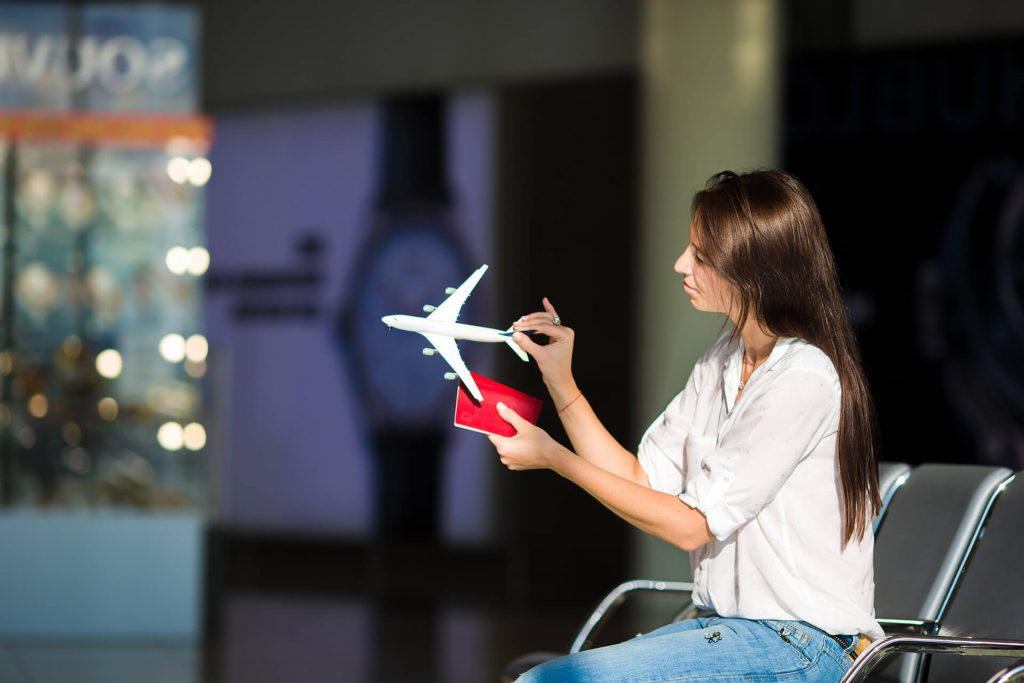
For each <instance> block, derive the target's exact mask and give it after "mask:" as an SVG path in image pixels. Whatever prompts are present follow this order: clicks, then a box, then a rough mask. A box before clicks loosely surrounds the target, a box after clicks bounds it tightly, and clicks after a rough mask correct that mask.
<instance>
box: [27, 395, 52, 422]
mask: <svg viewBox="0 0 1024 683" xmlns="http://www.w3.org/2000/svg"><path fill="white" fill-rule="evenodd" d="M49 410H50V402H49V401H48V400H47V399H46V396H45V395H44V394H33V395H32V397H31V398H29V400H28V412H29V413H30V414H31V415H32V417H46V413H47V412H49Z"/></svg>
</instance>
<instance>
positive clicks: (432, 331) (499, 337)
mask: <svg viewBox="0 0 1024 683" xmlns="http://www.w3.org/2000/svg"><path fill="white" fill-rule="evenodd" d="M486 271H487V265H486V264H484V265H482V266H480V267H479V268H477V270H476V272H475V273H473V274H472V275H470V276H469V277H468V278H467V279H466V281H465V282H463V283H462V284H461V285H460V286H459V287H458V289H452V288H451V287H449V288H448V289H446V290H445V294H449V295H451V296H449V297H448V298H447V299H445V301H444V303H442V304H441V305H440V306H436V307H435V306H424V307H423V312H424V313H429V314H430V315H428V316H427V317H426V318H420V317H417V316H414V315H386V316H384V317H383V318H381V321H382V322H383V323H384V324H385V325H387V326H388V327H389V328H395V329H399V330H405V331H407V332H419V333H420V334H422V335H423V336H424V337H426V338H427V341H429V342H430V344H431V346H433V347H434V348H432V349H429V348H425V349H423V355H425V356H433V355H434V354H437V353H440V354H441V357H442V358H444V359H445V361H447V363H448V365H450V366H451V368H452V370H454V371H455V372H446V373H445V375H444V376H445V379H455V378H456V377H457V378H459V379H461V380H462V383H463V384H465V385H466V389H468V390H469V393H470V394H471V395H472V396H473V398H475V399H476V400H477V401H482V400H483V394H481V393H480V389H479V388H477V386H476V382H475V381H473V376H472V375H470V374H469V368H467V367H466V364H465V363H464V362H463V361H462V356H461V354H459V347H458V345H457V344H456V343H455V340H456V339H467V340H469V341H478V342H503V343H505V344H508V345H509V348H511V349H512V350H513V351H515V352H516V355H517V356H519V357H520V358H522V359H523V360H524V361H529V360H530V357H529V356H528V355H527V354H526V352H525V351H523V350H522V349H521V348H519V345H518V344H516V343H515V342H514V341H512V334H513V330H512V328H511V327H510V328H508V329H507V330H499V329H495V328H493V327H479V326H477V325H465V324H463V323H459V322H455V321H456V320H457V319H458V317H459V311H460V310H461V309H462V304H464V303H466V299H467V298H469V293H470V292H472V291H473V288H474V287H476V283H477V282H479V281H480V278H481V277H483V274H484V273H485V272H486Z"/></svg>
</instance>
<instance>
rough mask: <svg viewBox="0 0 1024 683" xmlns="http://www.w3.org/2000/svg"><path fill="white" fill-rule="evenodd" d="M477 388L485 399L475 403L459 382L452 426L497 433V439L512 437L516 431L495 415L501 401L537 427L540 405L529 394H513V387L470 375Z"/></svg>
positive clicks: (476, 375) (517, 392)
mask: <svg viewBox="0 0 1024 683" xmlns="http://www.w3.org/2000/svg"><path fill="white" fill-rule="evenodd" d="M469 374H470V375H472V376H473V380H474V381H475V382H476V386H477V388H478V389H480V393H481V394H482V395H483V397H484V400H483V401H481V402H480V403H477V402H476V400H475V399H474V398H473V397H472V396H471V395H470V393H469V391H467V390H466V387H465V385H464V384H463V383H462V382H459V394H458V396H457V397H456V399H455V426H456V427H462V428H463V429H469V430H472V431H474V432H483V433H484V434H497V435H498V436H515V434H516V430H515V429H514V428H513V427H512V425H511V424H509V423H508V422H506V421H505V420H504V419H503V418H502V417H501V415H498V408H497V406H498V401H501V402H502V403H504V404H505V405H507V406H508V407H509V408H511V409H512V410H514V411H516V412H517V413H519V415H521V416H522V417H523V419H525V420H529V421H530V422H532V423H533V424H537V418H538V417H540V407H541V405H542V404H543V402H542V401H541V400H540V399H539V398H534V397H533V396H530V395H529V394H524V393H523V392H521V391H516V390H515V389H513V388H512V387H508V386H505V385H504V384H501V383H500V382H495V381H494V380H493V379H490V378H487V377H484V376H483V375H478V374H476V373H475V372H470V373H469Z"/></svg>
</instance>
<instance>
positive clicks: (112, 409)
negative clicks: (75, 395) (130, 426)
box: [96, 396, 118, 422]
mask: <svg viewBox="0 0 1024 683" xmlns="http://www.w3.org/2000/svg"><path fill="white" fill-rule="evenodd" d="M96 411H97V412H98V413H99V414H100V417H102V418H103V419H104V420H106V421H107V422H110V421H112V420H116V419H117V413H118V406H117V401H115V400H114V399H112V398H111V397H109V396H104V397H103V398H101V399H100V401H99V403H97V404H96Z"/></svg>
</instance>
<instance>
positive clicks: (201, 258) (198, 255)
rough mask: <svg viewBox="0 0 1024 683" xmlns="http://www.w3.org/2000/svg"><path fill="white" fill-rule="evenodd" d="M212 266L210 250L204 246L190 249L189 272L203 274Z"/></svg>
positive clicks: (196, 274)
mask: <svg viewBox="0 0 1024 683" xmlns="http://www.w3.org/2000/svg"><path fill="white" fill-rule="evenodd" d="M209 267H210V252H208V251H207V250H206V249H205V248H203V247H192V248H191V249H189V250H188V272H189V273H191V274H192V275H195V276H199V275H202V274H203V273H205V272H206V271H207V269H209Z"/></svg>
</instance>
